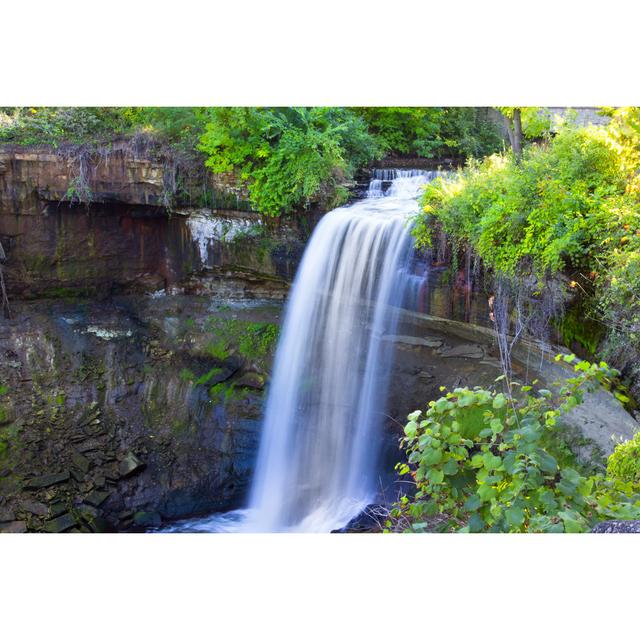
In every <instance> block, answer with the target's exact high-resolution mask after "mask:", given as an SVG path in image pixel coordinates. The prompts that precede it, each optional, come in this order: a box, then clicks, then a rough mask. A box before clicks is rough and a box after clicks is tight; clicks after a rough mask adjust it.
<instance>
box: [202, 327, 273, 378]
mask: <svg viewBox="0 0 640 640" xmlns="http://www.w3.org/2000/svg"><path fill="white" fill-rule="evenodd" d="M207 329H208V330H209V331H210V332H211V333H212V334H213V335H214V339H213V340H212V341H211V342H210V343H209V345H208V346H207V351H208V353H209V354H210V355H211V356H213V357H214V358H216V359H217V360H220V361H222V360H225V359H226V358H228V357H229V355H230V354H231V352H232V351H236V352H237V353H238V354H239V355H240V356H242V357H243V358H244V359H245V360H247V361H249V362H253V363H255V364H257V365H258V366H263V365H265V364H266V359H267V358H269V357H270V355H271V354H272V353H273V350H274V349H275V346H276V343H277V341H278V335H279V328H278V325H276V324H274V323H272V322H251V321H248V320H238V319H236V318H220V317H211V318H209V320H208V321H207Z"/></svg>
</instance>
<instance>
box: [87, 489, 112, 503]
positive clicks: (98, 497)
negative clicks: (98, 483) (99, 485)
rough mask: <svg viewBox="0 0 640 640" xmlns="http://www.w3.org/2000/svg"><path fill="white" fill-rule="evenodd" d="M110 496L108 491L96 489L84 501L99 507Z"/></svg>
mask: <svg viewBox="0 0 640 640" xmlns="http://www.w3.org/2000/svg"><path fill="white" fill-rule="evenodd" d="M108 497H109V492H108V491H97V490H94V491H92V492H91V493H89V494H88V495H87V496H86V497H85V499H84V501H85V502H86V503H87V504H88V505H91V506H92V507H99V506H100V505H101V504H102V503H103V502H104V501H105V500H106V499H107V498H108Z"/></svg>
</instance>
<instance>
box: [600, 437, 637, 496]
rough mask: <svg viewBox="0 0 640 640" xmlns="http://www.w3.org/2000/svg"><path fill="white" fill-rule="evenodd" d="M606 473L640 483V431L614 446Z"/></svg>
mask: <svg viewBox="0 0 640 640" xmlns="http://www.w3.org/2000/svg"><path fill="white" fill-rule="evenodd" d="M607 475H609V476H610V477H611V478H615V479H617V480H622V481H623V482H632V483H636V484H640V431H638V432H637V433H636V434H635V436H634V437H633V438H632V439H631V440H627V441H626V442H622V443H620V444H619V445H617V446H616V448H615V450H614V452H613V453H612V454H611V455H610V456H609V460H608V462H607Z"/></svg>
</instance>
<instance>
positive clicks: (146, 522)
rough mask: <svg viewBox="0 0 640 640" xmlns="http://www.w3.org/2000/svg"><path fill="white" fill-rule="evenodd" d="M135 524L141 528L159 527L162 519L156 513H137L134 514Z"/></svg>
mask: <svg viewBox="0 0 640 640" xmlns="http://www.w3.org/2000/svg"><path fill="white" fill-rule="evenodd" d="M133 524H134V526H136V527H140V528H149V527H159V526H160V525H161V524H162V517H161V516H160V514H159V513H158V512H156V511H136V512H135V513H134V514H133Z"/></svg>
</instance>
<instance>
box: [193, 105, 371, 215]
mask: <svg viewBox="0 0 640 640" xmlns="http://www.w3.org/2000/svg"><path fill="white" fill-rule="evenodd" d="M200 149H201V150H202V151H204V152H205V153H206V154H207V155H208V158H207V160H206V165H207V166H208V167H209V168H210V169H211V170H212V171H213V172H214V173H225V172H229V171H234V172H236V173H237V174H239V177H240V178H241V179H242V180H243V181H245V182H248V184H249V191H250V196H251V201H252V204H253V205H254V207H255V208H256V209H257V210H258V211H260V212H262V213H265V214H267V215H271V216H278V215H280V214H282V213H289V212H291V211H293V210H294V209H295V208H296V207H299V206H301V205H303V206H308V205H309V204H310V203H312V202H320V203H322V204H323V205H324V206H326V207H330V206H336V205H338V204H341V203H342V202H344V201H345V200H346V197H347V191H346V189H345V188H344V185H345V183H346V182H348V181H349V180H350V179H352V178H353V175H354V172H355V170H356V169H357V168H358V167H360V166H362V165H364V164H367V163H368V162H370V161H371V160H373V159H374V158H376V157H379V155H380V151H379V149H378V147H377V145H376V142H375V140H374V139H373V137H372V136H371V134H369V133H368V131H367V129H366V126H365V125H364V123H363V122H362V121H361V120H360V119H359V118H357V116H355V115H354V114H353V113H351V112H350V111H349V110H346V109H338V108H333V107H310V108H302V107H300V108H254V107H247V108H231V107H229V108H215V109H211V110H210V112H209V119H208V122H207V124H206V130H205V133H204V135H203V136H202V141H201V145H200Z"/></svg>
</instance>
